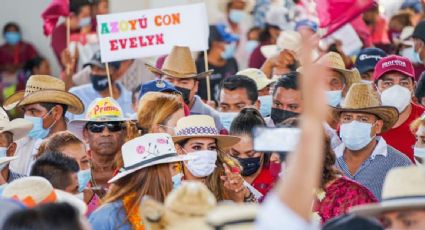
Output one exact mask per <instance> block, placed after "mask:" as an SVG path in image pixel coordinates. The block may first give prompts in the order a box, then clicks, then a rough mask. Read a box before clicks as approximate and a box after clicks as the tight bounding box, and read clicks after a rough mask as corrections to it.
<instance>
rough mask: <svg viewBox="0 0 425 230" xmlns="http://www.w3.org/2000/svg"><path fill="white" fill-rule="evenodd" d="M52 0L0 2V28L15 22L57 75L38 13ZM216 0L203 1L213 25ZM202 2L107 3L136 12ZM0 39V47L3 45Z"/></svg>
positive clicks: (148, 0) (114, 8)
mask: <svg viewBox="0 0 425 230" xmlns="http://www.w3.org/2000/svg"><path fill="white" fill-rule="evenodd" d="M50 1H51V0H1V1H0V3H1V6H0V28H3V26H4V25H5V24H6V23H7V22H9V21H14V22H17V23H18V24H19V25H20V26H21V29H22V31H23V38H24V40H26V41H28V42H31V43H32V44H33V45H34V46H35V47H36V49H37V51H38V52H39V53H40V54H41V55H42V56H44V57H46V58H47V59H48V60H49V62H50V64H51V67H52V71H53V74H54V75H56V76H57V75H58V74H59V64H58V63H57V61H56V58H55V56H54V54H53V51H52V49H51V47H50V38H47V37H45V36H44V34H43V25H42V20H41V16H40V15H41V13H42V12H43V10H44V9H45V8H46V7H47V5H48V4H49V3H50ZM217 1H218V0H206V3H207V9H208V15H209V21H210V22H213V21H215V20H216V19H217V17H219V13H218V10H217V7H216V5H217ZM195 2H202V0H110V3H111V11H112V12H123V11H137V10H143V9H149V8H158V7H164V6H173V5H182V4H188V3H195ZM3 42H4V41H3V37H2V36H0V44H3Z"/></svg>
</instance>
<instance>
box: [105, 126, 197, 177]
mask: <svg viewBox="0 0 425 230" xmlns="http://www.w3.org/2000/svg"><path fill="white" fill-rule="evenodd" d="M121 152H122V158H123V161H124V167H122V168H121V169H120V170H119V172H118V174H117V175H115V176H114V177H113V178H112V179H110V180H109V181H108V183H113V182H115V181H117V180H119V179H121V178H123V177H125V176H127V175H130V174H131V173H134V172H136V171H138V170H140V169H143V168H147V167H149V166H153V165H158V164H165V163H172V162H178V161H186V160H190V159H192V158H193V157H192V156H188V155H183V156H179V155H177V152H176V149H175V147H174V143H173V140H172V139H171V136H170V135H169V134H166V133H148V134H145V135H143V136H141V137H137V138H134V139H133V140H130V141H128V142H126V143H125V144H124V145H123V146H122V147H121Z"/></svg>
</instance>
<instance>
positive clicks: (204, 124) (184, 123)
mask: <svg viewBox="0 0 425 230" xmlns="http://www.w3.org/2000/svg"><path fill="white" fill-rule="evenodd" d="M175 132H176V135H175V136H173V141H174V142H175V143H176V144H177V143H179V142H181V141H183V140H186V139H190V138H195V137H208V138H214V139H216V140H217V146H218V147H219V148H220V149H228V148H230V147H232V146H233V145H235V144H237V143H238V142H239V141H240V138H239V137H235V136H228V135H220V134H219V132H218V130H217V128H216V126H215V122H214V119H213V118H212V117H210V116H208V115H191V116H187V117H183V118H180V119H179V120H178V121H177V126H176V128H175Z"/></svg>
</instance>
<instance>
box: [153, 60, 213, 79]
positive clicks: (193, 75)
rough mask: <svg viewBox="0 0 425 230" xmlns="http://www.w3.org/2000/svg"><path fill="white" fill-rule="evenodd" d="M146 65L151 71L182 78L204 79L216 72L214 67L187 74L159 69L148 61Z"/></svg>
mask: <svg viewBox="0 0 425 230" xmlns="http://www.w3.org/2000/svg"><path fill="white" fill-rule="evenodd" d="M145 66H146V68H147V69H148V70H149V71H151V72H152V73H154V74H158V75H167V76H170V77H175V78H181V79H187V78H195V79H198V80H202V79H204V78H206V77H208V76H210V75H211V74H212V73H213V72H214V70H213V69H210V70H208V71H205V72H202V73H198V74H189V75H187V74H179V73H174V72H171V71H166V70H161V69H158V68H156V67H155V66H153V65H150V64H148V63H145Z"/></svg>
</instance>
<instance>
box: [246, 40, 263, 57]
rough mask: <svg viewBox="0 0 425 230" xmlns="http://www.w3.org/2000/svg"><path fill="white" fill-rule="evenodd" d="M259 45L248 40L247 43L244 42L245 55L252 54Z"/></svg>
mask: <svg viewBox="0 0 425 230" xmlns="http://www.w3.org/2000/svg"><path fill="white" fill-rule="evenodd" d="M259 44H260V43H259V42H258V41H255V40H249V41H247V42H246V44H245V51H246V52H247V53H249V54H250V53H252V51H254V50H255V48H257V46H258V45H259Z"/></svg>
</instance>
